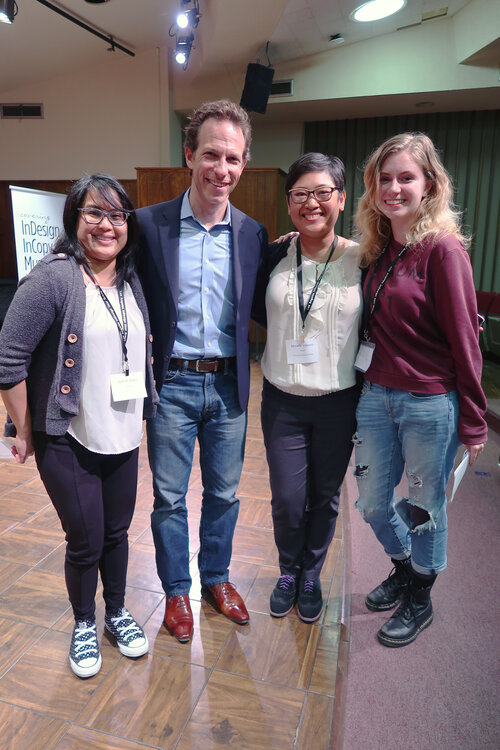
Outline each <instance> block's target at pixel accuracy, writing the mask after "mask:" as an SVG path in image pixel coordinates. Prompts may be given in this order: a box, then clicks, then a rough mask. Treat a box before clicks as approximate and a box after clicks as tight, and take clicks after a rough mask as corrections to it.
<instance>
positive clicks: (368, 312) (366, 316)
mask: <svg viewBox="0 0 500 750" xmlns="http://www.w3.org/2000/svg"><path fill="white" fill-rule="evenodd" d="M388 247H389V244H387V245H386V246H385V247H384V249H383V250H382V253H381V255H380V257H379V258H378V260H377V262H376V263H375V268H374V269H373V273H375V271H376V270H377V269H378V267H379V266H380V264H381V262H382V258H383V257H384V255H385V253H386V251H387V248H388ZM407 247H408V245H405V246H404V247H403V248H401V250H400V251H399V253H398V254H397V255H396V257H395V258H394V260H393V261H392V263H391V264H390V265H389V267H388V268H387V271H386V272H385V276H384V278H383V279H382V281H381V282H380V284H379V285H378V287H377V289H376V290H375V294H374V295H373V297H372V301H371V304H370V305H368V304H367V303H368V298H369V296H370V292H371V284H372V280H373V274H372V275H371V277H370V279H369V281H368V283H367V285H366V290H367V293H366V294H365V299H364V307H363V338H364V339H365V341H368V340H369V335H368V328H369V325H370V318H371V317H372V315H373V311H374V310H375V305H376V304H377V299H378V296H379V294H380V292H381V291H382V289H383V287H384V285H385V282H386V281H387V279H388V278H389V276H390V275H391V273H392V270H393V268H394V266H395V265H396V263H397V262H398V260H399V259H400V258H401V257H402V255H403V253H404V252H405V251H406V248H407Z"/></svg>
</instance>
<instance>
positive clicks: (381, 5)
mask: <svg viewBox="0 0 500 750" xmlns="http://www.w3.org/2000/svg"><path fill="white" fill-rule="evenodd" d="M405 5H406V0H368V2H367V3H363V5H360V6H359V8H356V10H355V11H354V12H353V13H352V16H351V18H352V19H353V20H354V21H362V22H366V21H379V20H380V19H381V18H387V16H392V15H393V13H397V12H398V10H401V8H403V7H404V6H405Z"/></svg>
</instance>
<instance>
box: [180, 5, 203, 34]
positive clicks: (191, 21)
mask: <svg viewBox="0 0 500 750" xmlns="http://www.w3.org/2000/svg"><path fill="white" fill-rule="evenodd" d="M191 4H192V5H193V7H192V8H187V7H186V6H188V5H191ZM199 20H200V7H199V3H198V0H182V3H181V10H180V11H179V13H178V14H177V17H176V19H175V23H176V24H177V28H178V29H187V28H188V26H190V27H191V28H192V29H195V28H196V27H197V26H198V22H199Z"/></svg>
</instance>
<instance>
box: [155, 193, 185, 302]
mask: <svg viewBox="0 0 500 750" xmlns="http://www.w3.org/2000/svg"><path fill="white" fill-rule="evenodd" d="M182 198H183V195H181V196H179V198H176V199H174V200H173V201H169V202H168V203H166V204H164V205H163V206H162V210H161V217H160V221H159V224H158V240H159V251H160V253H161V256H162V261H163V262H162V263H160V264H159V267H160V269H161V272H162V276H163V280H164V283H165V286H167V288H168V289H169V290H170V294H171V296H172V299H173V301H174V303H175V308H176V309H177V301H178V298H179V237H180V226H181V205H182Z"/></svg>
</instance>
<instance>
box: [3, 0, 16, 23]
mask: <svg viewBox="0 0 500 750" xmlns="http://www.w3.org/2000/svg"><path fill="white" fill-rule="evenodd" d="M17 10H18V8H17V3H16V1H15V0H0V22H1V23H12V22H13V21H14V17H15V16H17Z"/></svg>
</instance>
